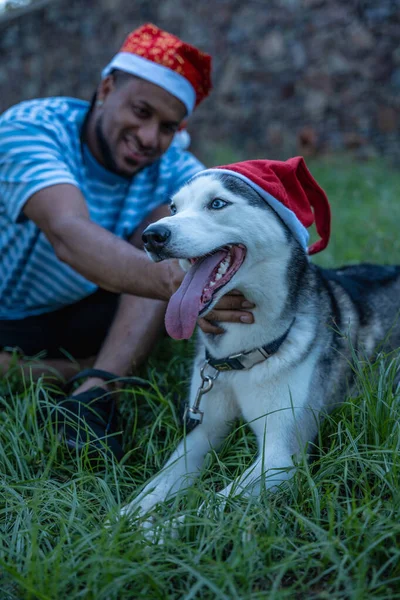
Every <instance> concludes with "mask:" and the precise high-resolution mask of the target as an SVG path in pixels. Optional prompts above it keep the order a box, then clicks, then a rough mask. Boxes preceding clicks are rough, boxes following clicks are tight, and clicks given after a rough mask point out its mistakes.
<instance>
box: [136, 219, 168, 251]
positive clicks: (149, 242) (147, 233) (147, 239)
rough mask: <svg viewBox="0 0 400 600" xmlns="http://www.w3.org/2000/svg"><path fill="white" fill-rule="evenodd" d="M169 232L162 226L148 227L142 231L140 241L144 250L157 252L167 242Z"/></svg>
mask: <svg viewBox="0 0 400 600" xmlns="http://www.w3.org/2000/svg"><path fill="white" fill-rule="evenodd" d="M170 235H171V231H170V230H169V229H168V227H164V225H150V226H149V227H147V229H145V230H144V232H143V234H142V240H143V243H144V245H145V247H146V250H149V251H154V252H157V250H161V248H163V246H165V244H166V243H167V242H168V238H169V237H170Z"/></svg>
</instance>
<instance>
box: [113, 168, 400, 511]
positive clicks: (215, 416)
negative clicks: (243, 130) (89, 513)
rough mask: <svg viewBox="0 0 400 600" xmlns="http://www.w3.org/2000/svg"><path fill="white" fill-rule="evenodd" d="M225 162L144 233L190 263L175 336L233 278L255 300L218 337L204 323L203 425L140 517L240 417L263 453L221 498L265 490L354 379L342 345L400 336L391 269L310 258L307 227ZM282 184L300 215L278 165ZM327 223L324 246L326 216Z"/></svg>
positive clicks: (360, 349) (198, 399) (382, 344)
mask: <svg viewBox="0 0 400 600" xmlns="http://www.w3.org/2000/svg"><path fill="white" fill-rule="evenodd" d="M290 160H291V161H294V162H290V161H286V162H285V163H281V164H282V165H286V166H288V165H290V167H291V169H292V170H294V173H295V178H297V180H298V179H300V180H301V182H300V187H301V188H302V193H303V192H304V193H305V196H307V197H308V198H309V197H311V195H312V193H313V192H312V190H311V187H312V186H311V187H310V182H311V183H312V185H314V192H315V189H318V191H317V194H322V195H324V192H323V191H322V190H321V188H319V186H318V184H317V183H316V182H315V180H313V178H312V176H311V175H310V174H309V172H308V171H307V173H308V175H307V177H306V179H304V178H303V176H302V175H301V173H300V171H301V169H304V168H305V165H304V161H302V159H301V158H297V159H290ZM250 162H251V163H254V162H257V163H262V162H265V163H269V162H271V163H276V164H278V161H249V163H250ZM238 165H245V166H246V163H238ZM230 167H232V165H231V166H228V167H224V168H216V169H209V170H205V171H202V172H201V173H199V174H197V175H196V176H195V177H194V178H192V179H191V181H190V182H189V183H188V184H186V185H185V186H184V187H183V188H182V189H181V190H180V191H179V192H178V193H177V194H176V195H175V196H174V197H173V198H172V202H171V213H172V216H170V217H167V218H163V219H161V220H160V221H158V222H157V223H155V224H152V225H150V226H149V227H148V228H147V229H146V230H145V232H144V234H143V240H144V243H145V248H146V250H147V252H148V254H149V255H150V257H151V258H152V259H153V260H155V261H159V260H164V259H168V258H179V259H181V265H182V267H183V268H184V269H185V270H186V271H187V274H186V276H185V279H184V282H183V283H182V285H181V287H180V289H179V290H178V292H177V293H176V294H175V296H174V297H173V298H172V299H171V301H170V303H169V306H168V309H167V315H166V326H167V330H168V331H169V333H170V335H172V337H175V338H188V337H190V335H191V334H192V332H193V329H194V327H195V323H196V320H197V318H198V316H199V315H200V316H203V315H205V314H207V312H209V311H210V310H211V309H212V308H213V307H214V305H215V304H216V303H217V302H218V300H219V299H220V298H221V297H222V295H224V294H226V293H227V292H228V291H230V290H233V289H237V290H240V291H241V292H242V293H243V295H245V296H246V298H247V299H248V300H250V301H251V302H253V303H254V304H255V308H254V311H253V314H254V320H255V322H254V324H253V325H243V324H240V323H228V324H224V329H225V333H223V334H220V335H211V334H204V333H203V332H201V331H199V334H198V335H199V343H198V347H197V356H196V359H195V361H194V368H193V377H192V383H191V392H190V401H189V407H190V408H189V409H188V410H187V416H188V417H191V418H192V419H193V420H195V421H196V420H197V422H198V424H197V426H196V427H195V428H194V429H193V430H192V431H191V432H190V433H189V434H188V435H187V436H186V439H185V440H184V441H182V442H181V443H180V444H179V446H178V447H177V449H176V450H175V451H174V452H173V454H172V456H171V457H170V459H169V460H168V462H167V464H166V466H165V467H164V469H163V470H162V471H161V472H160V473H159V474H158V475H156V476H155V478H153V479H152V480H151V481H150V482H149V483H148V484H147V485H146V487H145V488H144V490H143V491H142V493H141V494H140V495H139V496H138V498H136V500H134V501H133V502H132V503H131V504H129V505H127V506H125V507H124V508H123V509H122V512H123V513H124V514H126V513H130V512H131V511H134V510H136V509H139V514H145V513H147V512H148V511H149V510H151V509H152V508H153V506H155V504H157V503H158V502H160V501H163V500H165V499H166V498H168V497H169V496H170V495H172V494H173V493H175V492H177V491H178V490H179V489H181V488H183V487H184V486H187V485H189V484H190V483H191V482H192V481H193V480H194V478H195V477H197V476H198V475H199V472H200V469H201V466H202V463H203V459H204V457H205V454H206V453H207V452H208V451H209V450H210V448H218V446H220V445H221V443H222V441H223V440H224V438H225V437H226V436H227V433H228V431H229V427H230V424H231V423H232V421H233V420H234V419H235V418H237V417H239V416H240V417H242V418H244V419H245V420H246V421H247V422H248V423H249V424H250V427H251V428H252V430H253V431H254V433H255V435H256V437H257V441H258V446H259V454H258V456H257V458H256V459H255V461H254V463H253V464H252V465H251V466H250V467H249V468H248V469H246V470H245V471H244V472H243V473H242V475H241V476H240V477H238V478H237V479H236V480H235V481H233V482H232V483H230V484H229V485H228V486H227V487H226V488H225V489H223V490H222V491H221V492H220V493H219V495H220V497H221V498H222V499H225V498H226V497H228V496H229V495H230V494H232V493H242V492H244V493H247V494H257V493H258V492H259V491H260V489H261V487H265V488H267V489H273V488H274V487H276V486H277V485H279V484H280V483H281V482H283V481H284V480H287V479H288V478H289V477H291V475H292V474H293V470H294V462H293V457H296V455H297V456H298V455H299V454H300V453H301V452H302V451H303V450H304V449H305V447H306V446H307V443H308V442H310V441H312V440H313V439H314V438H315V436H316V434H317V430H318V423H319V421H320V418H321V416H322V415H323V414H324V413H325V414H326V413H327V412H329V411H330V410H331V409H332V408H333V407H334V406H337V405H338V404H339V403H340V402H342V401H343V399H344V398H345V396H346V392H347V390H348V386H349V385H351V382H352V377H353V371H352V366H351V361H352V351H351V350H350V347H351V348H352V349H353V350H354V351H355V353H356V354H357V356H359V357H360V358H362V357H364V356H365V357H371V356H372V355H373V354H374V352H376V351H377V350H382V351H390V350H393V349H395V348H397V347H398V346H399V345H400V323H399V321H398V318H397V317H398V313H399V309H400V267H397V266H374V265H370V264H362V265H358V266H349V267H343V268H340V269H322V268H320V267H318V266H316V265H314V264H312V263H311V262H310V259H309V256H308V252H307V246H306V244H305V242H304V238H302V235H303V234H304V231H303V229H304V230H305V228H304V227H303V224H301V223H300V224H299V222H297V223H295V224H294V225H293V221H291V216H290V215H289V218H288V216H287V215H285V214H284V212H282V209H281V208H282V202H281V201H279V200H278V201H277V200H276V198H274V194H272V193H271V194H270V193H269V192H268V189H269V188H268V185H267V187H266V188H264V190H263V188H262V187H260V186H257V185H253V183H254V180H253V179H252V178H251V177H250V176H249V177H247V176H245V175H244V176H241V175H240V173H238V172H237V171H236V172H235V169H234V167H235V165H233V169H231V168H230ZM300 167H301V169H300ZM257 168H262V165H258V167H257ZM265 168H266V169H267V170H268V165H267V166H266V167H265ZM243 173H244V174H246V167H245V168H244V170H242V175H243ZM296 173H297V174H296ZM303 174H304V173H303ZM267 179H268V178H267ZM297 182H298V181H297ZM277 184H278V187H279V185H280V186H281V188H282V190H283V191H284V192H285V193H287V194H288V195H289V196H290V195H291V194H292V200H293V202H292V209H291V212H294V213H295V216H296V210H297V209H296V203H297V202H298V198H299V193H300V192H299V193H298V192H297V191H295V192H293V187H292V185H291V184H290V181H289V182H288V180H287V177H286V175H285V171H282V173H280V174H279V173H278V181H277ZM270 189H272V192H274V190H275V191H276V190H277V189H278V188H277V187H275V188H274V186H272V188H270ZM265 190H267V191H265ZM278 191H279V190H278ZM325 198H326V196H325ZM274 200H275V203H274V202H273V201H274ZM289 200H290V198H289ZM324 202H325V201H323V202H322V204H323V205H324V208H323V210H322V211H321V204H320V205H317V203H315V205H314V212H315V220H316V222H317V230H318V225H319V229H320V230H321V231H322V230H323V225H324V223H323V221H324V220H325V221H327V220H328V221H329V205H327V202H326V203H325V204H324ZM289 204H290V203H289ZM286 205H288V203H287V202H286ZM293 206H294V209H293ZM300 212H301V211H300ZM321 212H323V213H324V214H323V215H322V216H321ZM317 215H319V217H318V218H319V221H320V222H319V223H318V218H317ZM300 219H302V216H301V215H300ZM303 221H304V219H303ZM325 225H326V223H325ZM325 229H326V231H325V234H324V235H325V241H324V244H325V243H327V237H329V223H328V225H327V227H326V228H325ZM305 231H306V230H305ZM306 233H307V232H306ZM349 342H350V343H349Z"/></svg>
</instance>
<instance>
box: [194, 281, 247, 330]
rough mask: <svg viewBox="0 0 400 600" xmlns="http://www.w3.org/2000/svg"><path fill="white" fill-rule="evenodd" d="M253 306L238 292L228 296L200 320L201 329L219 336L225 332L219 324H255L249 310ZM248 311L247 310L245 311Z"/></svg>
mask: <svg viewBox="0 0 400 600" xmlns="http://www.w3.org/2000/svg"><path fill="white" fill-rule="evenodd" d="M254 306H255V304H252V303H251V302H249V301H248V300H246V298H245V297H244V296H243V294H242V293H241V292H239V291H238V290H232V291H231V292H229V294H226V295H225V296H223V297H222V298H221V300H220V301H219V302H218V303H217V304H216V305H215V306H214V308H213V309H212V310H211V311H210V312H209V313H208V314H207V315H206V316H205V317H202V318H200V319H199V320H198V324H199V327H200V329H201V330H202V331H203V332H204V333H213V334H219V333H224V330H223V329H222V328H221V327H219V326H218V325H216V324H215V322H217V323H254V317H253V315H252V313H251V312H250V311H249V310H248V309H252V308H254ZM243 309H247V310H243Z"/></svg>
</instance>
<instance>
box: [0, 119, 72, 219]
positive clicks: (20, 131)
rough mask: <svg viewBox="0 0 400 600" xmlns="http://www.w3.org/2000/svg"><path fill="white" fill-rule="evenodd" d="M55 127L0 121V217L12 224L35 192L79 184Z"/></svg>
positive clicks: (60, 134)
mask: <svg viewBox="0 0 400 600" xmlns="http://www.w3.org/2000/svg"><path fill="white" fill-rule="evenodd" d="M58 129H60V127H57V125H56V124H54V125H52V124H48V123H44V124H43V125H40V124H37V123H35V124H32V123H30V122H29V120H28V119H26V120H25V119H18V120H7V119H4V118H3V119H0V213H3V215H4V216H6V217H7V218H9V219H10V220H11V221H13V222H17V221H18V220H21V219H22V220H23V218H24V217H23V215H22V209H23V207H24V205H25V203H26V202H27V200H28V199H29V198H30V197H31V196H32V195H33V194H35V193H36V192H38V191H39V190H41V189H44V188H46V187H50V186H52V185H56V184H60V183H70V184H72V185H75V186H77V187H79V186H78V183H77V181H76V179H75V177H74V176H73V173H72V172H71V169H70V168H69V167H68V164H67V162H66V160H65V158H64V157H65V155H66V153H67V149H66V148H64V149H63V144H62V142H63V136H62V132H60V131H58Z"/></svg>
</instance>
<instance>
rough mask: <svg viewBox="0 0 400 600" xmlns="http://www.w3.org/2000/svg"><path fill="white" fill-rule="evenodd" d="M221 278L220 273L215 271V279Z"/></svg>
mask: <svg viewBox="0 0 400 600" xmlns="http://www.w3.org/2000/svg"><path fill="white" fill-rule="evenodd" d="M221 278H222V275H221V273H217V274H216V276H215V279H216V280H217V281H218V279H221Z"/></svg>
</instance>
